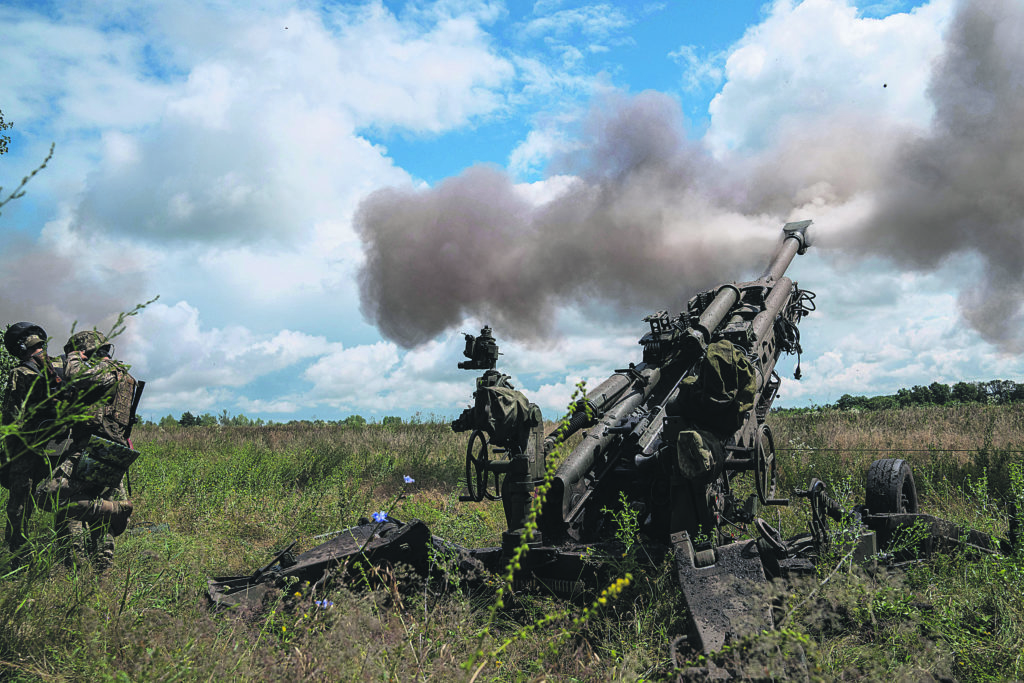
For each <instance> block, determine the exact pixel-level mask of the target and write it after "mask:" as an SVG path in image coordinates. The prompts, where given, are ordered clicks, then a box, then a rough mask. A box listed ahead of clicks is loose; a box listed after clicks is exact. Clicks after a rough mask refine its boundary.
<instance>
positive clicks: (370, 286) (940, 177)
mask: <svg viewBox="0 0 1024 683" xmlns="http://www.w3.org/2000/svg"><path fill="white" fill-rule="evenodd" d="M1021 35H1024V5H1022V4H1021V3H1020V2H1018V1H1017V0H1001V1H996V2H962V3H961V4H960V5H958V8H957V11H956V12H955V14H954V16H953V18H952V19H951V21H950V23H949V25H948V28H947V32H946V35H945V38H944V43H943V45H942V51H941V56H940V57H939V59H938V60H936V62H935V63H934V67H933V69H932V74H931V78H930V81H929V87H928V97H929V99H930V101H931V103H932V105H933V107H934V112H935V113H934V116H933V119H932V121H931V123H930V125H929V126H928V127H927V128H926V129H915V128H914V127H913V126H912V125H909V124H908V123H907V122H906V121H898V120H884V119H883V118H882V117H881V116H879V117H878V118H872V116H871V113H870V112H865V111H864V109H856V108H853V107H850V108H848V109H846V110H843V109H842V108H841V107H840V108H834V109H831V110H827V109H823V110H818V111H814V112H813V113H812V114H810V115H808V117H807V118H805V119H803V120H793V121H790V122H789V124H788V125H787V126H785V127H781V128H778V129H775V130H773V131H772V135H773V136H774V138H775V143H774V144H773V145H771V146H770V147H768V148H763V149H761V150H759V151H753V152H748V153H746V154H740V153H735V154H718V155H713V154H711V153H710V152H709V151H708V150H707V148H706V147H705V146H704V145H703V144H702V143H701V142H698V141H693V140H690V139H688V138H687V137H686V134H685V131H684V129H683V124H682V116H681V113H680V111H679V109H678V106H677V105H676V104H675V102H674V100H672V99H671V98H670V97H669V96H667V95H662V94H659V93H653V92H645V93H642V94H640V95H637V96H633V97H629V96H625V95H612V96H608V97H606V98H604V99H602V100H601V101H600V102H597V103H596V104H595V106H594V107H593V108H592V110H591V112H590V114H589V116H588V117H587V118H586V120H585V121H584V122H583V125H582V126H581V129H580V132H579V134H578V137H577V140H576V142H577V144H576V145H575V147H574V149H575V151H573V152H571V153H569V154H566V155H563V157H561V158H559V159H556V160H554V162H553V164H552V167H551V170H552V171H554V172H560V173H565V174H567V175H570V176H571V177H572V181H571V182H570V183H569V185H568V187H567V188H566V189H565V190H564V191H563V192H562V193H561V194H559V195H558V196H557V197H555V198H554V199H551V200H549V201H546V202H543V203H539V204H538V203H534V202H531V201H530V200H529V199H528V198H527V196H526V194H525V193H523V192H521V191H520V188H517V186H516V185H515V184H514V183H513V181H512V180H511V179H510V178H509V177H508V176H507V175H506V174H505V173H504V172H503V171H501V170H500V169H497V168H491V167H474V168H471V169H469V170H467V171H466V172H464V173H463V174H461V175H459V176H457V177H454V178H450V179H448V180H445V181H444V182H441V183H439V184H438V185H437V186H436V187H433V188H431V189H427V190H412V189H407V190H403V189H388V190H383V191H380V192H377V193H375V194H373V195H371V196H370V197H369V198H368V199H366V200H365V201H364V202H363V204H362V205H361V207H360V210H359V212H358V215H357V221H356V227H357V230H358V232H359V234H360V237H361V239H362V241H363V244H364V247H365V251H366V261H365V264H364V266H363V268H362V271H361V279H360V286H361V297H362V310H363V313H364V315H365V316H366V317H367V318H368V319H369V320H371V321H372V322H374V323H375V324H376V325H377V326H378V327H379V328H380V330H381V331H382V332H383V333H384V334H385V335H386V336H388V337H389V338H391V339H393V340H395V341H396V342H398V343H400V344H402V345H404V346H413V345H416V344H418V343H421V342H423V341H425V340H427V339H430V338H432V337H434V336H436V335H437V334H439V333H441V332H443V331H444V330H446V329H448V328H451V327H452V326H454V325H457V324H459V323H460V322H461V321H462V320H463V319H464V318H465V317H467V316H475V317H477V318H480V319H483V320H487V321H490V322H492V323H493V324H495V325H500V326H501V330H502V334H503V335H504V334H510V335H513V336H518V337H520V338H527V339H529V338H537V337H543V336H547V335H550V334H553V333H554V332H555V329H554V326H553V324H552V320H553V319H554V314H555V312H556V311H557V310H558V309H559V307H560V306H562V305H565V304H582V305H584V306H593V305H595V303H601V304H606V305H607V308H609V309H610V310H612V311H614V312H616V313H621V312H623V311H627V310H628V311H630V313H631V314H636V313H639V312H645V311H649V310H651V309H653V308H656V307H661V308H668V309H670V310H678V309H679V308H680V307H681V306H682V304H683V302H684V300H685V297H686V296H688V295H690V294H691V293H692V292H693V291H694V290H698V289H701V288H704V287H707V286H710V285H712V284H715V283H717V282H720V281H722V280H724V279H731V278H743V277H746V276H747V275H749V274H750V271H751V270H752V269H755V268H758V267H760V266H761V265H762V264H763V263H764V261H765V259H766V258H767V256H768V254H769V253H770V252H771V247H772V242H773V240H774V239H775V238H776V235H777V234H778V228H779V225H780V223H781V222H784V221H786V220H793V219H800V218H804V217H816V218H819V219H820V220H819V226H818V227H820V228H823V229H824V231H830V232H831V234H827V235H825V239H823V240H821V242H820V243H819V244H820V245H821V246H823V247H826V248H833V249H840V250H842V252H843V253H846V254H851V255H855V256H861V257H868V256H874V257H878V256H881V257H884V258H887V259H890V260H891V261H892V262H893V263H895V264H896V265H897V266H899V267H901V268H907V269H915V270H930V269H932V268H935V267H937V266H938V265H940V264H941V263H942V262H943V261H944V260H946V259H947V258H949V257H952V256H954V255H959V254H975V255H977V256H980V258H981V260H982V262H983V263H984V264H985V273H986V274H985V276H984V279H983V280H981V281H979V282H977V283H975V284H972V285H968V286H965V287H964V288H963V289H962V291H961V292H960V299H959V303H960V307H961V313H962V315H963V317H964V319H965V321H966V322H967V323H968V324H970V325H971V326H973V327H974V328H975V329H977V330H978V331H979V332H980V333H981V335H982V336H983V337H984V338H985V339H987V340H989V341H991V342H993V343H995V344H997V345H998V346H999V347H1000V348H1002V349H1003V350H1006V351H1020V350H1024V307H1022V302H1024V272H1022V267H1024V125H1022V124H1021V122H1022V121H1024V71H1021V69H1020V68H1019V65H1020V64H1022V63H1024V41H1020V39H1019V37H1020V36H1021ZM879 86H881V84H879ZM723 274H724V276H723Z"/></svg>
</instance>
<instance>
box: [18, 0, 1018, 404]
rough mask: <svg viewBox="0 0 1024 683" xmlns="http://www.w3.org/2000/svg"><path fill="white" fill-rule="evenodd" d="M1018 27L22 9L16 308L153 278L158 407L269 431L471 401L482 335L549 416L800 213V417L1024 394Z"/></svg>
mask: <svg viewBox="0 0 1024 683" xmlns="http://www.w3.org/2000/svg"><path fill="white" fill-rule="evenodd" d="M1021 35H1024V10H1022V8H1021V6H1020V4H1019V3H1017V2H1014V1H1013V0H1002V1H997V2H969V1H966V0H964V1H954V0H932V1H931V2H924V3H911V2H862V3H852V2H846V1H843V0H805V1H804V2H795V1H793V0H790V1H782V0H780V1H777V2H749V1H745V0H744V1H740V0H735V1H730V2H726V3H722V2H715V3H712V2H648V3H639V2H629V3H626V2H622V3H614V2H601V3H585V2H568V1H560V0H540V1H539V2H535V3H532V4H531V3H506V2H499V1H495V2H468V1H465V0H447V1H445V2H436V3H427V2H337V3H317V2H298V1H286V0H265V1H263V2H256V3H253V2H246V3H232V2H210V3H202V2H187V3H186V2H173V1H171V2H166V1H165V2H131V3H128V2H117V1H115V2H84V3H76V4H74V5H68V4H64V3H49V4H41V3H38V2H31V3H29V2H24V3H19V2H7V3H4V4H3V5H2V6H0V109H2V110H3V112H4V116H5V118H6V119H7V120H8V121H13V122H14V123H15V126H14V128H13V129H11V130H10V131H9V134H10V137H11V149H10V152H9V153H8V154H7V155H4V156H3V157H2V158H0V184H2V185H3V186H4V187H5V188H7V189H8V190H9V189H11V188H13V187H14V186H15V185H16V184H17V182H18V180H20V178H21V177H22V176H23V175H24V174H26V173H27V172H29V171H30V170H31V169H32V168H34V166H35V165H36V164H38V162H39V160H41V159H42V158H43V157H44V156H45V154H46V151H47V149H48V148H49V145H50V143H51V142H53V143H55V145H56V152H55V155H54V159H53V161H52V162H51V164H50V166H49V167H48V168H47V169H45V170H44V171H43V172H42V173H41V174H40V175H38V176H37V177H36V178H35V179H33V181H32V183H31V184H30V185H29V186H28V188H27V189H28V194H27V195H26V197H24V198H23V199H20V200H18V201H16V202H13V203H11V204H9V205H7V206H6V207H4V209H3V213H2V215H0V250H2V251H0V273H2V275H3V282H4V287H3V290H2V294H0V319H2V320H3V321H6V322H15V321H17V320H34V321H38V322H40V323H42V324H43V325H44V326H45V327H46V329H47V330H48V332H49V333H50V334H51V335H53V337H54V338H55V339H57V340H58V341H62V340H63V339H64V338H65V337H66V335H67V332H68V331H69V330H70V329H71V326H72V324H74V323H76V322H77V324H78V326H79V327H83V326H86V327H91V326H94V325H95V326H98V327H100V328H103V327H105V326H108V325H109V324H110V323H111V321H112V319H113V317H114V316H115V315H116V313H117V312H118V311H121V310H127V309H129V308H131V307H132V306H134V305H135V304H136V303H138V302H141V301H145V300H148V299H151V298H152V297H154V296H156V295H159V296H160V298H159V300H158V301H157V302H156V303H154V304H151V305H150V306H149V307H148V308H147V309H146V310H145V311H143V312H142V313H141V314H140V315H138V316H137V317H135V318H133V319H132V320H131V321H130V323H129V325H128V329H127V332H126V333H125V334H124V336H123V337H122V338H121V340H120V341H119V344H118V354H119V356H120V357H122V358H123V359H124V360H126V361H128V362H130V363H132V365H133V367H134V372H135V374H136V375H137V376H138V377H139V378H141V379H145V380H147V381H148V388H147V394H146V398H145V401H144V404H143V408H142V411H143V413H144V414H145V415H146V416H149V417H159V416H162V415H165V414H168V413H170V414H174V415H179V414H180V413H182V412H184V411H186V410H189V411H192V412H193V413H196V412H207V411H210V412H219V411H221V410H225V409H226V410H228V411H229V412H230V413H232V414H237V413H245V414H246V415H249V416H251V417H256V416H260V417H263V418H265V419H274V420H287V419H291V418H303V417H313V416H316V417H321V418H325V419H337V418H341V417H344V416H346V415H348V414H352V413H359V414H362V415H364V416H366V417H371V418H372V417H377V418H379V417H381V416H383V415H403V416H408V415H411V414H414V413H420V414H423V415H438V416H447V417H451V416H454V415H456V414H458V412H459V411H460V410H461V408H462V407H463V406H464V405H466V403H467V402H468V401H469V398H470V393H471V389H472V379H473V375H472V373H468V372H465V371H459V370H457V369H456V363H457V362H458V360H459V359H460V357H461V349H462V337H461V335H460V333H461V332H475V331H477V330H478V329H479V327H480V326H481V325H482V324H484V323H490V324H492V325H494V326H495V332H496V334H497V336H498V338H499V342H500V343H501V344H502V350H503V352H504V354H505V355H504V356H503V358H502V367H503V369H504V370H505V371H506V372H509V373H510V374H512V375H513V378H514V379H515V381H516V382H517V383H518V384H519V385H520V386H521V387H522V388H524V389H525V391H526V392H527V394H528V395H529V396H530V397H531V398H532V399H533V400H535V401H537V402H538V403H539V404H540V405H541V407H542V408H543V410H544V412H545V414H546V415H548V416H552V417H553V416H554V414H555V413H558V412H559V409H560V408H561V407H562V406H564V404H565V402H566V400H567V398H568V396H569V394H570V393H571V387H572V386H573V385H574V384H575V382H577V381H578V380H579V379H586V380H588V381H589V382H590V383H591V384H593V383H595V382H598V381H600V380H601V379H603V378H604V377H606V376H607V375H608V374H609V373H610V372H611V371H612V370H614V369H615V368H617V367H623V366H624V364H626V363H627V362H629V361H634V360H637V359H638V357H639V346H638V345H637V344H636V341H637V339H639V337H640V336H641V335H642V333H643V332H644V329H643V327H644V324H643V323H642V322H641V320H642V318H643V316H644V315H645V314H647V313H650V312H652V311H654V310H657V309H660V308H668V309H674V310H678V308H679V307H680V306H681V304H682V301H685V298H687V297H688V296H689V295H690V294H692V293H693V292H694V291H695V290H697V289H700V288H702V287H706V286H710V285H711V284H715V283H716V282H722V281H730V280H734V279H744V278H747V277H752V276H754V275H756V271H757V270H758V268H759V267H760V265H762V264H763V262H764V260H765V259H766V258H767V256H768V252H769V251H770V249H771V240H772V238H774V236H775V235H776V233H777V231H778V229H779V227H780V226H781V225H782V223H784V222H786V221H787V220H797V219H802V218H811V219H814V220H815V224H816V228H818V230H819V242H818V244H817V245H816V248H814V249H812V250H811V251H810V252H808V254H807V255H806V256H803V257H801V258H800V259H798V260H797V262H795V263H794V266H793V268H792V269H791V274H792V275H793V276H794V277H795V278H796V279H797V280H798V281H799V282H800V284H801V285H802V286H804V287H806V288H808V289H811V290H814V291H816V292H817V293H818V305H819V310H818V312H817V313H816V314H814V315H813V316H812V317H810V318H808V319H807V320H806V321H805V323H804V325H803V340H804V349H805V353H804V355H803V358H802V370H803V375H804V379H803V380H802V381H801V382H795V381H792V380H790V381H787V382H785V383H784V385H783V389H782V392H781V394H782V398H781V399H780V404H781V405H806V404H807V403H809V402H813V403H822V402H829V401H834V400H835V399H837V398H838V397H839V396H841V395H842V394H844V393H855V394H858V393H863V394H876V393H887V392H892V391H894V390H895V389H896V388H899V387H902V386H909V385H913V384H921V383H924V384H927V383H930V382H932V381H942V382H949V383H952V382H956V381H960V380H980V379H992V378H1006V379H1015V380H1017V381H1021V380H1022V379H1024V362H1022V361H1021V351H1024V330H1022V327H1024V324H1022V321H1024V318H1022V310H1021V304H1020V302H1021V301H1022V300H1024V297H1022V295H1024V276H1022V275H1021V272H1022V271H1024V268H1022V264H1021V261H1022V260H1024V259H1022V251H1024V238H1022V235H1024V224H1022V222H1021V221H1022V219H1021V218H1020V216H1024V206H1022V202H1024V174H1020V173H1019V172H1018V173H1014V169H1017V170H1018V171H1019V169H1020V168H1021V167H1022V164H1024V137H1022V135H1021V134H1020V133H1018V132H1017V128H1018V127H1019V126H1017V125H1016V123H1015V122H1019V120H1021V116H1022V115H1024V88H1021V87H1020V84H1019V79H1020V70H1019V68H1018V67H1017V66H1016V65H1017V64H1019V63H1021V60H1022V59H1024V48H1022V47H1021V45H1024V41H1021V40H1019V38H1020V36H1021ZM979 65H980V66H979ZM982 67H983V68H982ZM380 191H384V193H383V194H382V193H381V192H380ZM375 249H376V250H377V251H379V252H380V254H378V255H377V256H374V254H375V251H374V250H375ZM537 264H542V265H543V266H544V268H543V269H542V270H534V268H535V267H539V266H538V265H537ZM456 285H460V286H456ZM794 365H795V359H791V360H789V361H786V362H785V363H783V365H782V366H781V367H780V369H781V370H782V371H783V372H784V374H786V373H791V371H792V368H793V366H794Z"/></svg>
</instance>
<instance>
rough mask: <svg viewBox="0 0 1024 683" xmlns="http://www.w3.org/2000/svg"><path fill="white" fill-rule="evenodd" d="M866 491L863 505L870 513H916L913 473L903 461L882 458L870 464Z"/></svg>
mask: <svg viewBox="0 0 1024 683" xmlns="http://www.w3.org/2000/svg"><path fill="white" fill-rule="evenodd" d="M866 489H867V496H866V498H865V501H864V504H865V506H866V507H867V508H868V510H870V511H871V512H874V513H894V512H895V513H915V512H917V486H916V485H915V484H914V472H913V470H911V469H910V465H908V464H907V463H906V461H904V460H901V459H899V458H884V459H882V460H876V461H874V462H873V463H871V467H870V468H868V483H867V487H866Z"/></svg>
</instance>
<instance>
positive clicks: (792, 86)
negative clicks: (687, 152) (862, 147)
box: [706, 0, 952, 155]
mask: <svg viewBox="0 0 1024 683" xmlns="http://www.w3.org/2000/svg"><path fill="white" fill-rule="evenodd" d="M951 14H952V1H951V0H934V1H933V2H931V3H928V4H927V5H924V6H922V7H918V8H915V9H914V10H913V11H912V12H910V13H904V14H894V15H890V16H887V17H885V18H884V19H872V18H867V17H862V16H858V13H857V10H856V8H855V7H853V6H852V5H849V4H847V3H845V2H841V1H839V0H804V2H800V3H795V2H792V1H791V0H778V1H777V2H775V3H774V5H773V6H772V9H771V12H770V14H769V16H768V17H767V19H765V21H764V22H762V23H761V24H758V25H756V26H754V27H752V28H750V29H748V30H747V32H746V34H745V35H744V36H743V38H742V39H741V40H740V41H739V43H737V45H736V46H734V47H733V49H732V50H731V52H730V54H729V57H728V59H727V60H726V63H725V77H726V83H725V85H724V86H723V87H722V90H721V92H719V93H718V94H717V95H716V96H715V97H714V99H713V100H712V102H711V106H710V112H711V126H710V128H709V130H708V133H707V137H706V141H707V142H708V143H709V144H710V146H711V147H712V148H713V149H714V150H715V152H716V153H717V154H719V155H724V154H726V153H727V152H730V151H732V152H749V151H757V150H760V149H764V148H765V147H767V146H769V145H770V144H771V143H772V142H773V141H774V140H776V139H777V138H778V137H779V136H780V135H782V134H785V133H789V132H790V131H793V130H799V129H800V127H801V126H803V125H806V123H807V122H808V121H815V122H820V121H823V120H824V121H827V120H828V119H829V118H832V117H837V116H840V115H842V116H843V117H846V118H848V117H850V116H851V115H857V116H862V115H863V116H870V117H871V118H874V119H876V120H879V121H881V122H882V123H883V125H885V126H889V125H914V126H919V127H924V126H926V125H927V124H928V122H929V120H930V118H931V115H932V105H931V103H930V102H929V100H928V98H927V96H926V88H925V85H926V81H927V79H928V76H929V74H930V67H931V64H932V61H933V60H934V59H935V58H936V57H938V55H939V54H940V51H941V49H942V30H943V28H944V26H945V25H946V23H947V21H948V19H949V17H950V15H951Z"/></svg>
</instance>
